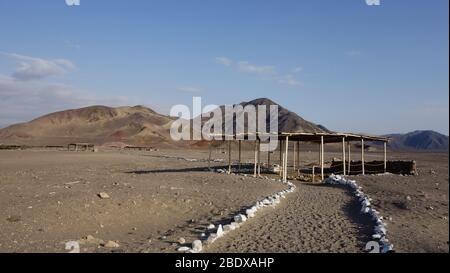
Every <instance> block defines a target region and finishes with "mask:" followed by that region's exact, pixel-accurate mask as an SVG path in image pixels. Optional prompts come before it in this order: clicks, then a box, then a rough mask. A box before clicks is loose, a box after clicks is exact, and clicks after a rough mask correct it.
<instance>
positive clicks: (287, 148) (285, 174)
mask: <svg viewBox="0 0 450 273" xmlns="http://www.w3.org/2000/svg"><path fill="white" fill-rule="evenodd" d="M284 145H285V147H284V148H285V155H284V157H285V160H284V171H283V181H284V182H286V181H287V165H288V164H287V161H288V151H289V137H288V136H286V143H285V144H284Z"/></svg>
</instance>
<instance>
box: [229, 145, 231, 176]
mask: <svg viewBox="0 0 450 273" xmlns="http://www.w3.org/2000/svg"><path fill="white" fill-rule="evenodd" d="M228 173H231V140H229V141H228Z"/></svg>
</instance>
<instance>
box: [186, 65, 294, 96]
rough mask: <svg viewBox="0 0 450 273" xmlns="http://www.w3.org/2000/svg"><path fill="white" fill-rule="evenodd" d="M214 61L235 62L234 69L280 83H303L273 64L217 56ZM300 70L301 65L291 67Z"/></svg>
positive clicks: (291, 84)
mask: <svg viewBox="0 0 450 273" xmlns="http://www.w3.org/2000/svg"><path fill="white" fill-rule="evenodd" d="M216 63H218V64H220V65H224V66H232V65H233V64H235V65H234V66H233V67H235V69H236V70H237V71H239V72H243V73H249V74H257V75H260V76H264V77H265V78H267V79H269V80H274V81H276V82H278V83H280V84H284V85H289V86H292V87H301V86H303V83H302V82H301V81H300V80H298V79H296V77H295V76H293V75H292V74H286V75H282V74H279V73H278V72H277V70H276V68H275V66H273V65H256V64H253V63H250V62H248V61H237V62H233V61H232V60H231V59H229V58H226V57H217V58H216ZM300 72H303V67H301V66H297V67H294V68H293V69H292V73H300ZM186 91H188V90H186Z"/></svg>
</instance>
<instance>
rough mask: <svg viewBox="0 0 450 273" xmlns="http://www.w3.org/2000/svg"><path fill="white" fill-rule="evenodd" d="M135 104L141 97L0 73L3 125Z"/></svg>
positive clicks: (140, 102) (0, 122)
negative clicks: (78, 110) (95, 107)
mask: <svg viewBox="0 0 450 273" xmlns="http://www.w3.org/2000/svg"><path fill="white" fill-rule="evenodd" d="M135 104H142V101H139V100H137V99H129V98H126V97H121V96H109V97H99V96H96V95H92V92H88V91H87V90H80V89H77V88H75V87H72V86H68V85H64V84H59V83H47V82H42V81H21V80H17V79H16V78H14V77H12V76H8V75H2V74H0V128H3V127H6V126H7V125H11V124H14V123H18V122H25V121H29V120H31V119H33V118H36V117H38V116H41V115H44V114H48V113H50V112H55V111H61V110H66V109H71V108H79V107H85V106H89V105H107V106H121V105H135Z"/></svg>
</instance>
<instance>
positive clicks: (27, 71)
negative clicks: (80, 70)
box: [3, 53, 76, 81]
mask: <svg viewBox="0 0 450 273" xmlns="http://www.w3.org/2000/svg"><path fill="white" fill-rule="evenodd" d="M3 55H6V56H8V57H10V58H12V59H14V60H15V61H16V62H17V67H16V68H15V70H14V72H13V73H12V76H13V77H14V78H15V79H18V80H22V81H29V80H36V79H43V78H46V77H49V76H55V75H62V74H65V73H67V72H69V71H71V70H74V69H75V68H76V67H75V65H74V64H73V63H72V62H71V61H69V60H66V59H53V60H47V59H42V58H35V57H29V56H24V55H19V54H16V53H3Z"/></svg>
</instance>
